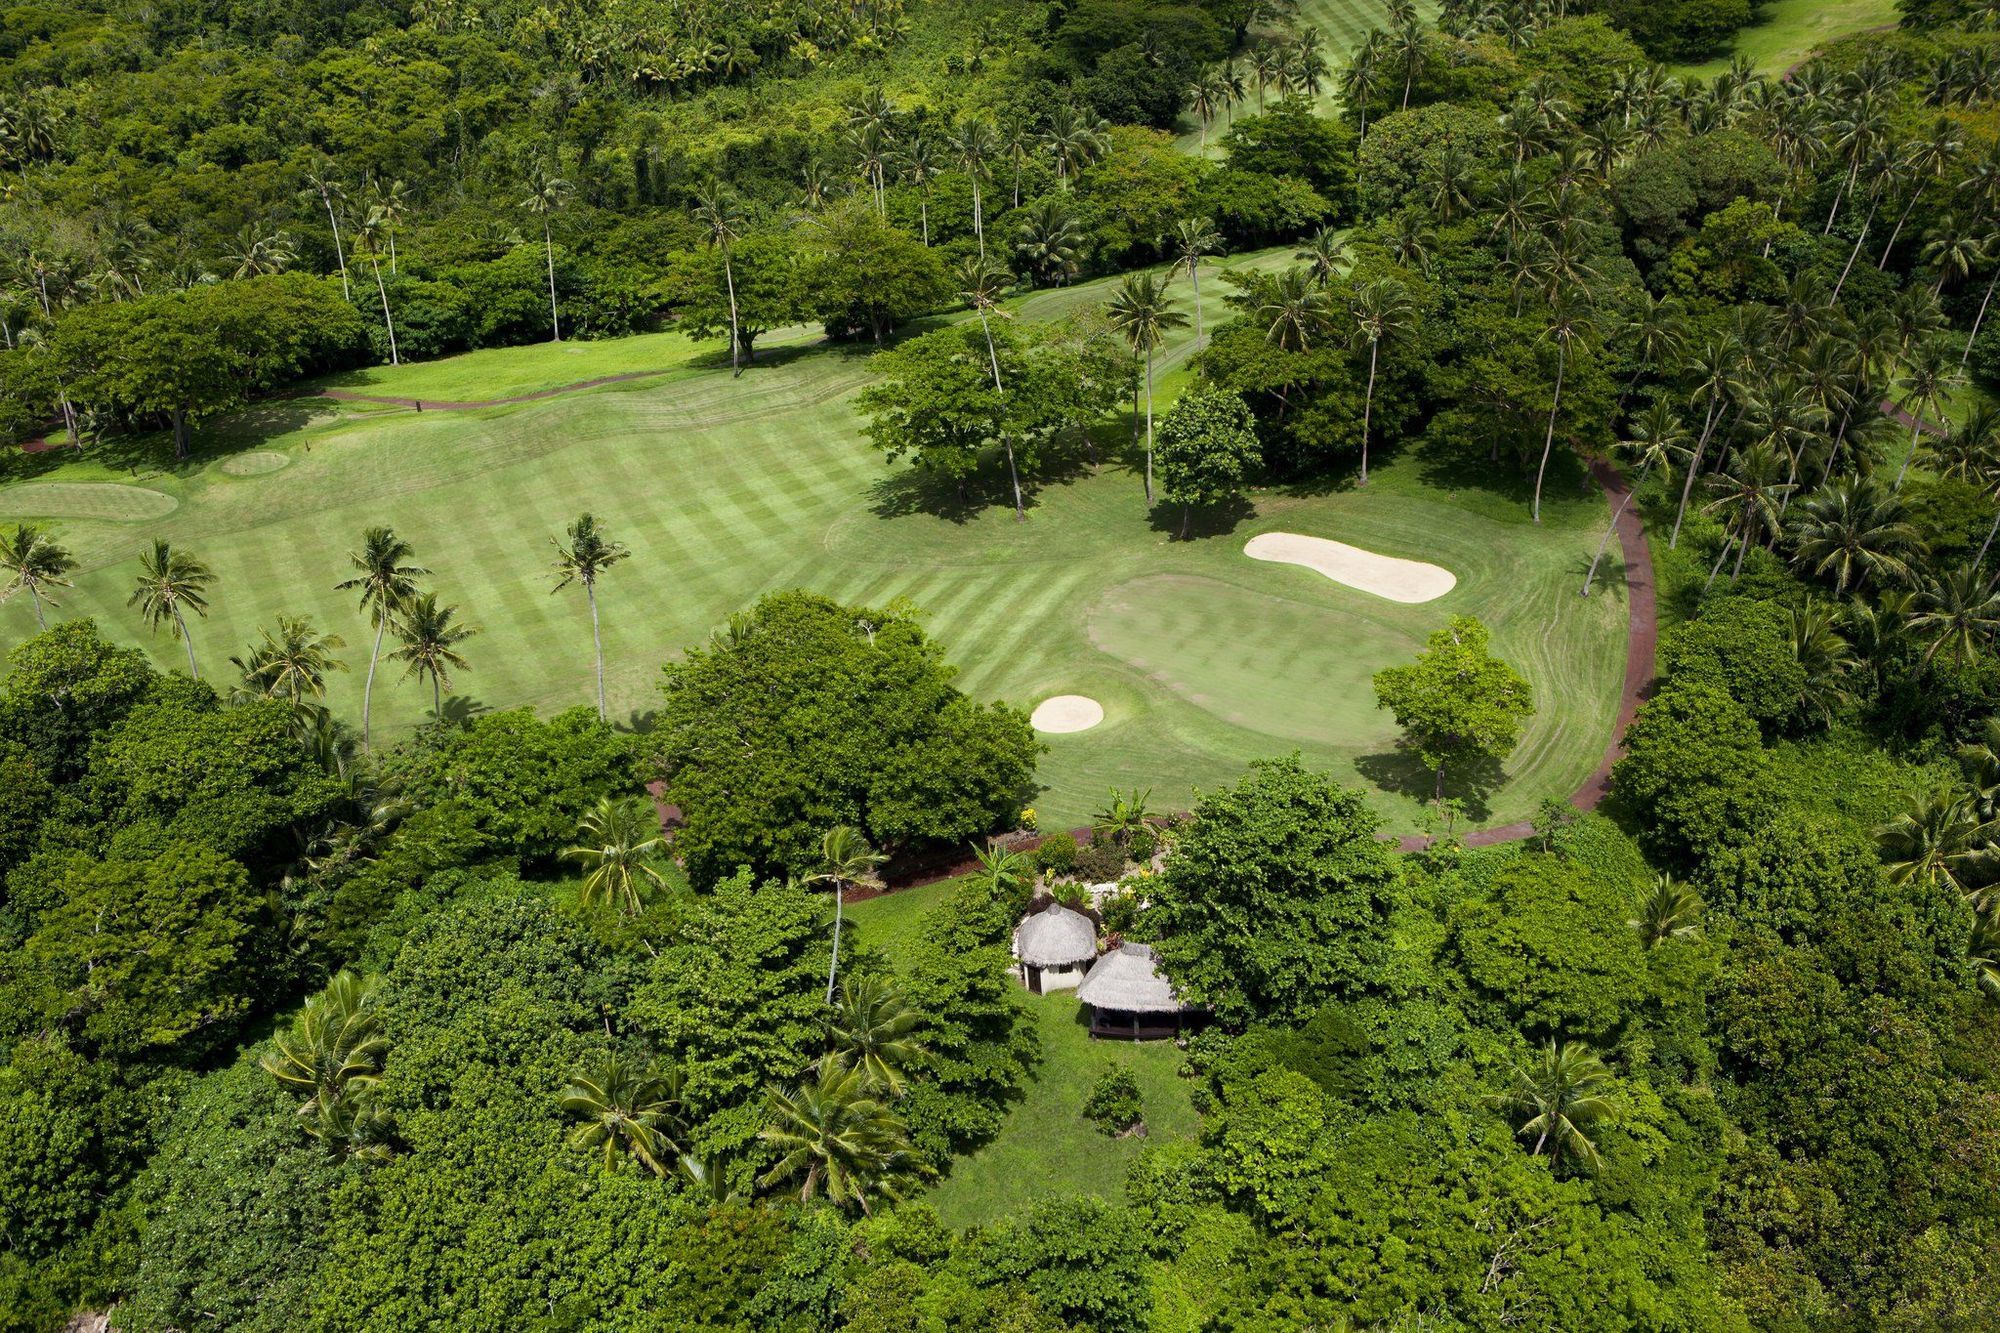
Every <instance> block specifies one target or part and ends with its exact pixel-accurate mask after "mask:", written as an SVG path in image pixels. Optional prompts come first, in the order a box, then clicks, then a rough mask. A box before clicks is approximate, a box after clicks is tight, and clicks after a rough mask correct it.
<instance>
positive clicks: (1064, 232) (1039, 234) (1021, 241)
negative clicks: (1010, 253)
mask: <svg viewBox="0 0 2000 1333" xmlns="http://www.w3.org/2000/svg"><path fill="white" fill-rule="evenodd" d="M1015 237H1016V239H1015V242H1014V254H1015V257H1016V258H1018V259H1019V260H1020V261H1021V265H1022V267H1023V268H1025V269H1026V270H1027V271H1028V273H1029V274H1030V275H1032V276H1033V277H1035V278H1036V279H1038V280H1041V281H1046V282H1050V283H1052V284H1054V285H1056V286H1061V285H1062V284H1063V283H1064V282H1065V281H1066V280H1068V279H1069V278H1070V277H1072V276H1074V275H1075V273H1076V271H1077V268H1078V267H1079V265H1081V263H1082V262H1083V243H1084V237H1083V226H1082V224H1081V223H1079V222H1078V221H1077V220H1076V215H1075V214H1074V213H1072V212H1071V211H1070V207H1069V205H1068V204H1067V203H1065V202H1064V201H1063V200H1062V199H1061V198H1060V197H1058V196H1056V195H1044V196H1043V197H1042V198H1040V199H1037V200H1036V201H1035V202H1034V203H1032V204H1030V205H1029V206H1028V208H1027V209H1026V211H1025V212H1024V213H1023V214H1022V216H1021V221H1020V223H1019V225H1018V226H1017V227H1016V229H1015Z"/></svg>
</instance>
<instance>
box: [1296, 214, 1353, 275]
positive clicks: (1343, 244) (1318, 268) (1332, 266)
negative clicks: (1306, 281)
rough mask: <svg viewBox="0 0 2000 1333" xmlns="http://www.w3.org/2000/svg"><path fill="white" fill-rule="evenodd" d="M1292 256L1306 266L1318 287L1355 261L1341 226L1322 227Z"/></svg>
mask: <svg viewBox="0 0 2000 1333" xmlns="http://www.w3.org/2000/svg"><path fill="white" fill-rule="evenodd" d="M1292 258H1293V259H1296V260H1298V261H1299V262H1300V263H1301V264H1304V265H1305V266H1306V271H1307V272H1308V273H1310V274H1311V275H1312V280H1313V283H1314V285H1315V286H1318V287H1325V286H1326V285H1327V284H1328V283H1330V282H1332V281H1333V280H1334V279H1335V278H1337V277H1339V276H1340V275H1341V274H1342V273H1344V272H1346V271H1347V268H1348V266H1349V265H1350V264H1352V263H1353V262H1354V256H1353V253H1352V251H1350V250H1349V249H1348V246H1347V233H1346V232H1345V231H1344V230H1342V229H1341V228H1339V227H1321V228H1320V229H1319V230H1318V231H1316V232H1314V233H1313V234H1312V237H1311V238H1310V239H1309V240H1307V241H1306V243H1305V247H1304V248H1303V249H1301V250H1299V251H1298V252H1297V253H1295V254H1293V256H1292Z"/></svg>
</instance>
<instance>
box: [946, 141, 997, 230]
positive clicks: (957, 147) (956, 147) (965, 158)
mask: <svg viewBox="0 0 2000 1333" xmlns="http://www.w3.org/2000/svg"><path fill="white" fill-rule="evenodd" d="M946 152H947V153H949V154H950V157H951V160H952V161H953V162H954V163H956V164H957V166H958V169H959V170H960V171H963V172H964V173H965V178H966V179H967V180H968V181H970V182H971V183H972V234H973V236H974V237H976V238H977V239H978V242H979V257H980V258H981V259H984V258H986V208H985V198H984V196H983V195H982V194H981V190H982V188H983V187H984V186H985V184H986V182H987V181H988V180H990V179H992V176H993V162H994V160H995V159H996V158H998V157H999V156H1000V136H999V135H997V134H995V133H994V132H993V127H992V126H991V125H989V124H987V123H986V122H985V121H983V120H980V119H978V118H977V117H969V118H967V119H965V120H961V121H960V122H959V123H958V126H957V128H955V129H954V130H952V132H951V139H950V142H949V143H948V144H947V145H946Z"/></svg>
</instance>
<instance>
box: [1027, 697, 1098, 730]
mask: <svg viewBox="0 0 2000 1333" xmlns="http://www.w3.org/2000/svg"><path fill="white" fill-rule="evenodd" d="M1103 720H1104V705H1103V704H1101V703H1099V702H1097V700H1095V699H1091V698H1087V697H1086V696H1084V695H1081V694H1058V695H1057V696H1056V697H1055V698H1053V699H1044V700H1042V701H1041V703H1039V704H1037V705H1036V706H1035V711H1034V714H1033V715H1032V716H1030V717H1029V718H1028V724H1029V725H1030V726H1032V727H1033V728H1034V729H1035V730H1036V731H1046V732H1051V733H1060V732H1066V731H1089V730H1090V729H1091V728H1092V727H1094V726H1096V725H1097V724H1098V723H1100V722H1102V721H1103Z"/></svg>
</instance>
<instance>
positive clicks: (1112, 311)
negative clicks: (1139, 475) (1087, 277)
mask: <svg viewBox="0 0 2000 1333" xmlns="http://www.w3.org/2000/svg"><path fill="white" fill-rule="evenodd" d="M1105 314H1106V316H1107V318H1108V319H1109V320H1110V323H1111V327H1112V328H1114V329H1116V330H1117V331H1118V332H1120V333H1122V334H1124V335H1125V341H1126V342H1127V343H1129V344H1131V347H1132V353H1133V355H1134V356H1144V357H1145V358H1146V503H1147V504H1148V505H1150V504H1152V503H1153V353H1154V352H1155V351H1157V350H1158V349H1159V346H1160V344H1161V343H1162V342H1165V341H1166V337H1167V334H1168V333H1169V332H1170V331H1172V330H1174V329H1179V328H1185V327H1186V326H1187V316H1186V315H1183V314H1182V313H1181V312H1180V311H1179V310H1177V309H1175V308H1174V301H1173V297H1172V296H1171V295H1170V294H1169V293H1168V291H1167V284H1166V283H1165V282H1164V281H1163V280H1162V279H1161V278H1160V276H1159V275H1158V274H1156V273H1128V274H1126V275H1125V281H1124V282H1122V283H1121V284H1119V287H1118V291H1117V292H1116V294H1114V295H1113V296H1112V298H1111V302H1110V304H1109V305H1107V306H1106V307H1105Z"/></svg>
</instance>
